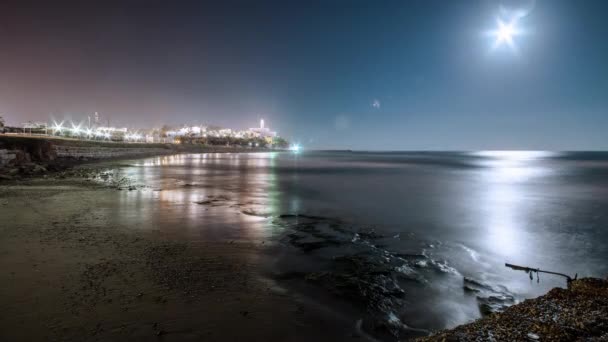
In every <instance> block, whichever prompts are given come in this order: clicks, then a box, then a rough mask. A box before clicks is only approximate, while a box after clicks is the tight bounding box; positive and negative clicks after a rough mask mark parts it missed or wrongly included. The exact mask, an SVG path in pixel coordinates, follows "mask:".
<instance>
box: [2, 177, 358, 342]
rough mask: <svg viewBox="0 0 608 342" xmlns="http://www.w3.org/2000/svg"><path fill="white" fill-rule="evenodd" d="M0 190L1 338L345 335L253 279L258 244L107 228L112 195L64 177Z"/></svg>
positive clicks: (260, 257)
mask: <svg viewBox="0 0 608 342" xmlns="http://www.w3.org/2000/svg"><path fill="white" fill-rule="evenodd" d="M0 187H1V188H0V217H1V218H2V222H3V224H2V229H1V231H2V232H1V234H2V238H1V239H0V250H1V251H2V257H1V258H0V269H2V270H3V272H1V273H0V284H2V286H1V287H0V292H1V293H0V306H1V307H3V314H2V315H1V316H0V339H1V340H4V341H19V340H28V341H36V340H38V341H40V340H78V341H81V340H100V341H103V340H112V341H118V340H129V341H133V340H146V341H149V340H155V339H157V338H158V339H162V340H163V341H168V340H200V339H204V340H221V341H230V340H245V339H247V340H258V341H266V340H286V341H310V340H336V339H339V340H348V339H350V338H355V337H356V336H354V335H352V334H349V332H348V331H347V330H342V331H341V330H340V327H338V328H337V327H336V326H335V321H333V319H332V317H331V315H330V314H328V316H327V317H323V314H322V313H321V314H320V313H319V312H318V311H316V310H312V311H311V310H309V308H308V307H307V306H306V304H304V303H302V302H300V301H299V300H298V298H296V296H293V295H291V294H289V293H288V292H286V291H285V290H284V289H282V288H280V287H279V286H277V285H276V284H275V283H274V282H273V281H271V280H269V279H268V278H264V277H263V276H262V274H263V271H262V268H263V267H264V266H263V264H264V258H265V255H264V249H265V246H264V245H262V244H259V243H257V242H253V241H252V242H246V241H238V242H234V241H221V240H219V241H193V240H192V239H185V238H181V237H180V236H179V235H176V234H166V233H164V232H162V231H161V230H159V229H138V227H125V226H121V225H117V224H114V223H113V221H112V213H111V212H108V211H107V210H106V209H105V208H104V205H103V203H101V202H102V199H103V197H104V195H105V194H107V193H109V192H115V191H117V190H116V189H115V188H110V187H107V186H103V185H99V184H96V183H91V182H87V181H85V180H83V179H78V178H77V177H73V176H68V177H65V178H52V179H36V178H33V179H29V180H26V181H22V182H18V183H14V182H11V183H4V184H2V185H0ZM127 191H128V190H127ZM100 203H101V204H100ZM342 328H344V329H348V328H346V327H342ZM359 340H360V339H359Z"/></svg>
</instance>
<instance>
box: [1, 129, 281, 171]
mask: <svg viewBox="0 0 608 342" xmlns="http://www.w3.org/2000/svg"><path fill="white" fill-rule="evenodd" d="M266 151H270V150H268V149H251V148H244V147H227V146H203V145H175V144H142V143H115V142H102V141H86V140H72V139H59V138H51V137H24V136H10V135H0V173H2V171H1V170H2V169H8V168H19V167H21V168H22V167H24V166H28V165H29V166H32V165H33V164H43V165H47V166H48V165H53V164H61V163H64V162H72V163H73V162H77V161H88V160H103V159H118V158H135V157H146V156H157V155H167V154H176V153H218V152H233V153H237V152H266Z"/></svg>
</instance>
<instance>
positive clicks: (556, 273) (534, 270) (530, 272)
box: [505, 263, 578, 283]
mask: <svg viewBox="0 0 608 342" xmlns="http://www.w3.org/2000/svg"><path fill="white" fill-rule="evenodd" d="M505 266H507V267H509V268H511V269H514V270H516V271H524V272H526V273H528V274H530V279H532V273H533V272H535V273H536V274H537V277H538V274H539V273H547V274H554V275H558V276H562V277H564V278H566V280H567V281H568V283H570V282H571V281H572V280H576V278H577V277H578V273H577V274H575V275H574V278H572V277H570V276H569V275H567V274H563V273H559V272H552V271H544V270H541V269H540V268H532V267H527V266H518V265H513V264H508V263H506V264H505ZM537 279H538V278H537Z"/></svg>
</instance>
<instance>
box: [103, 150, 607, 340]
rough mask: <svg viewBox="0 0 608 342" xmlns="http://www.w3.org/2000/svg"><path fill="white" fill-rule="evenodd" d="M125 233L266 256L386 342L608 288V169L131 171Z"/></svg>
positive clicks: (373, 161) (561, 162)
mask: <svg viewBox="0 0 608 342" xmlns="http://www.w3.org/2000/svg"><path fill="white" fill-rule="evenodd" d="M112 177H114V178H116V179H118V178H122V177H127V178H128V179H130V180H131V183H132V184H133V185H135V186H137V187H138V188H139V189H140V191H123V192H119V195H117V196H119V197H118V199H117V201H116V208H115V209H114V211H115V213H114V220H116V222H119V223H121V224H132V226H133V227H134V228H133V229H157V230H161V231H163V232H166V233H171V234H184V235H186V236H188V237H189V238H191V239H193V240H229V241H235V242H236V243H238V242H240V241H246V242H255V243H260V244H262V243H263V244H265V245H266V246H268V253H267V254H266V255H265V256H266V257H268V260H269V262H268V265H269V266H268V270H267V271H266V273H265V275H266V276H268V277H269V278H271V279H274V281H276V282H277V284H279V285H280V286H283V287H285V288H286V289H288V290H289V291H293V292H296V293H299V294H301V296H302V298H305V299H306V300H307V301H310V302H313V303H316V305H318V306H321V307H325V308H326V309H328V310H332V312H335V314H336V315H337V316H340V317H342V319H344V320H346V321H352V324H355V325H356V326H357V327H358V328H359V329H361V330H362V331H363V332H365V333H368V334H370V335H372V336H375V337H376V338H379V339H386V340H391V339H395V338H397V337H406V338H407V337H413V336H419V335H425V334H427V333H428V332H429V331H432V330H437V329H444V328H450V327H454V326H456V325H459V324H462V323H466V322H469V321H471V320H474V319H476V318H479V317H481V316H482V315H483V314H486V313H489V312H493V311H497V310H501V309H504V308H505V307H507V306H509V305H512V304H514V303H517V302H519V301H522V300H524V299H526V298H533V297H536V296H539V295H542V294H544V293H546V292H547V291H548V290H550V289H551V288H553V287H556V286H561V287H565V286H566V284H567V282H566V279H565V278H563V277H559V276H553V275H547V274H542V273H541V274H539V275H537V274H532V276H530V275H529V274H526V273H524V272H522V271H515V270H512V269H510V268H507V267H505V263H512V264H516V265H522V266H529V267H532V268H540V269H543V270H549V271H555V272H560V273H564V274H567V275H570V276H572V277H574V276H575V274H577V275H578V277H586V276H595V277H606V276H607V275H608V263H606V260H608V153H602V152H544V151H479V152H350V151H344V152H340V151H335V152H322V151H320V152H314V151H304V152H302V153H297V154H296V153H292V152H282V153H278V152H269V153H250V154H247V153H241V154H237V153H235V154H184V155H175V156H164V157H156V158H147V159H142V160H135V161H132V162H128V163H125V164H123V165H121V166H120V167H119V168H117V169H115V170H114V171H112Z"/></svg>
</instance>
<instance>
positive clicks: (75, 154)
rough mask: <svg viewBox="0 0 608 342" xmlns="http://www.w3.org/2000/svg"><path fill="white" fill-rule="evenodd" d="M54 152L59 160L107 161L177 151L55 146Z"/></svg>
mask: <svg viewBox="0 0 608 342" xmlns="http://www.w3.org/2000/svg"><path fill="white" fill-rule="evenodd" d="M53 150H54V151H55V154H56V155H57V158H76V159H82V158H86V159H105V158H119V157H137V156H145V155H160V154H169V153H175V151H173V150H171V149H166V148H130V147H97V146H64V145H53Z"/></svg>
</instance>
